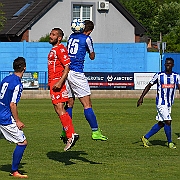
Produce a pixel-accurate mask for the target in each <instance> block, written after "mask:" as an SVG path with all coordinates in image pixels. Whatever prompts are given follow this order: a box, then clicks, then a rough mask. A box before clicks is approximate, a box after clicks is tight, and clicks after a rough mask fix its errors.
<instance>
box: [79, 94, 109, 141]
mask: <svg viewBox="0 0 180 180" xmlns="http://www.w3.org/2000/svg"><path fill="white" fill-rule="evenodd" d="M79 100H80V102H81V103H82V105H83V107H84V116H85V118H86V120H87V121H88V123H89V125H90V127H91V129H92V139H93V140H102V141H106V140H107V139H108V138H107V137H106V136H104V135H102V133H101V130H100V129H99V127H98V122H97V119H96V115H95V113H94V111H93V109H92V104H91V99H90V95H88V96H84V97H81V98H79Z"/></svg>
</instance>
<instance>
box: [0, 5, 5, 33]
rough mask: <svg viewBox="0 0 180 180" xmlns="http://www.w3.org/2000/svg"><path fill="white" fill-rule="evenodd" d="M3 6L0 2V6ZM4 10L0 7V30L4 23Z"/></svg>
mask: <svg viewBox="0 0 180 180" xmlns="http://www.w3.org/2000/svg"><path fill="white" fill-rule="evenodd" d="M1 7H3V4H2V3H0V8H1ZM4 14H5V13H4V12H3V11H2V10H1V9H0V30H1V29H2V28H3V27H4V24H5V22H6V18H5V17H4Z"/></svg>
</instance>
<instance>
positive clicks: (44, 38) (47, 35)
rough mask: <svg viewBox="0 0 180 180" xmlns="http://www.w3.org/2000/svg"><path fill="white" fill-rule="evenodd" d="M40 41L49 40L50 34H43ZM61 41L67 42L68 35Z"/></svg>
mask: <svg viewBox="0 0 180 180" xmlns="http://www.w3.org/2000/svg"><path fill="white" fill-rule="evenodd" d="M38 41H39V42H49V34H46V35H45V36H42V37H41V38H40V39H39V40H38ZM61 42H67V37H65V38H64V39H62V41H61Z"/></svg>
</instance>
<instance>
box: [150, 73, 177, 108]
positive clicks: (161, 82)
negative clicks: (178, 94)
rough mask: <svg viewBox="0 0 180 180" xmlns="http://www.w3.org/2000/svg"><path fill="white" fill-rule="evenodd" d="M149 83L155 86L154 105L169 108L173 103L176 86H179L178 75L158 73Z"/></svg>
mask: <svg viewBox="0 0 180 180" xmlns="http://www.w3.org/2000/svg"><path fill="white" fill-rule="evenodd" d="M150 83H151V84H157V95H156V105H167V106H168V107H171V106H172V104H173V103H174V95H175V91H176V87H177V84H180V75H179V74H178V73H176V72H172V73H171V74H166V73H165V72H164V71H163V72H159V73H156V74H155V75H154V77H153V78H152V80H151V81H150Z"/></svg>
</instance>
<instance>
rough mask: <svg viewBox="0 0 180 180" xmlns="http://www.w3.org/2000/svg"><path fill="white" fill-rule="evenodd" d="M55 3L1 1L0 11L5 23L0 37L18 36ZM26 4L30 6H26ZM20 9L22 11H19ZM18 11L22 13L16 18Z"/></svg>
mask: <svg viewBox="0 0 180 180" xmlns="http://www.w3.org/2000/svg"><path fill="white" fill-rule="evenodd" d="M57 2H58V1H57V0H34V1H33V0H8V1H7V0H1V3H2V4H3V7H2V11H3V12H4V13H5V17H6V19H7V21H6V24H5V26H4V28H3V29H2V30H1V31H0V35H3V34H4V35H17V36H19V35H20V34H22V33H23V32H24V31H26V30H27V29H28V28H30V27H31V26H32V25H33V24H34V23H35V22H36V21H37V20H38V19H39V18H40V17H42V16H43V15H44V14H45V13H46V12H47V11H48V10H49V9H50V8H51V7H53V6H54V5H55V4H56V3H57ZM27 4H30V5H29V6H28V5H27ZM27 6H28V7H27ZM22 7H23V9H24V11H23V9H21V8H22ZM26 7H27V8H26ZM20 9H21V10H20ZM19 10H20V11H23V12H22V13H20V14H19V16H16V13H17V15H18V11H19ZM13 15H14V16H13Z"/></svg>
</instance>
